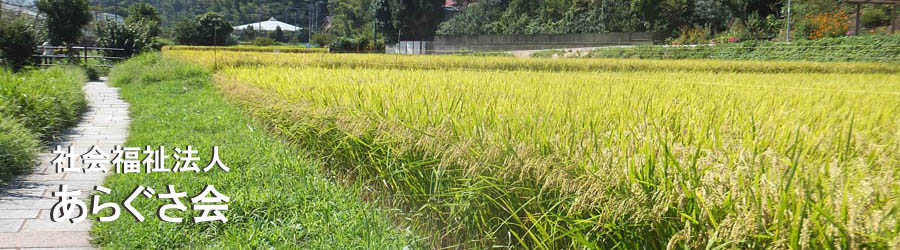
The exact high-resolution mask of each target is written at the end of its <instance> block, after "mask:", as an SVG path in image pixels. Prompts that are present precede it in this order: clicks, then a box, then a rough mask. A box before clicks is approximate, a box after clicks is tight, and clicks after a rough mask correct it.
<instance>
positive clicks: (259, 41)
mask: <svg viewBox="0 0 900 250" xmlns="http://www.w3.org/2000/svg"><path fill="white" fill-rule="evenodd" d="M253 45H256V46H272V45H275V40H272V38H268V37H263V36H261V37H257V38H255V39H253Z"/></svg>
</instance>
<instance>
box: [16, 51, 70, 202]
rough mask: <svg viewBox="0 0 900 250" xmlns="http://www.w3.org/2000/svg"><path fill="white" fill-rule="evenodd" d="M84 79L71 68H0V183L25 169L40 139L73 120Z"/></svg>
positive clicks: (50, 137) (47, 138) (57, 132)
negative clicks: (19, 70)
mask: <svg viewBox="0 0 900 250" xmlns="http://www.w3.org/2000/svg"><path fill="white" fill-rule="evenodd" d="M85 80H86V77H85V73H84V72H83V71H82V70H81V69H78V68H75V67H56V68H49V69H35V70H30V71H23V72H19V73H12V72H9V71H5V70H0V184H2V183H3V181H4V180H8V179H10V178H11V177H13V176H15V175H18V174H22V173H26V172H27V171H29V170H30V169H31V167H32V166H33V165H34V164H35V161H36V160H37V152H38V151H39V149H40V146H41V142H42V141H43V142H49V141H52V140H54V139H55V138H56V137H58V136H59V135H60V133H61V132H62V131H63V130H64V129H66V128H68V127H69V126H72V125H74V124H75V123H76V122H77V120H78V117H79V114H80V113H81V112H82V111H83V110H84V109H85V107H86V106H87V101H86V100H85V98H84V93H83V90H82V86H83V85H84V82H85Z"/></svg>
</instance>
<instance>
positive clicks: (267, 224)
mask: <svg viewBox="0 0 900 250" xmlns="http://www.w3.org/2000/svg"><path fill="white" fill-rule="evenodd" d="M111 82H112V84H114V85H115V86H117V87H120V88H121V94H122V97H123V98H124V99H125V100H126V101H127V102H129V103H130V105H131V106H130V108H129V109H130V113H131V117H132V123H131V127H130V129H131V131H130V135H129V138H128V141H127V143H126V144H127V145H128V146H135V147H143V146H145V145H150V146H151V147H154V146H159V145H164V146H166V147H167V148H168V150H169V152H171V149H172V148H174V147H181V148H184V146H186V145H192V146H193V147H194V148H196V149H199V150H200V157H201V159H202V160H201V163H200V165H203V164H206V162H208V160H209V157H210V153H211V151H212V146H216V145H217V146H220V156H221V159H222V161H223V162H224V163H225V164H226V165H228V166H229V167H230V168H231V171H230V172H224V171H221V170H212V171H210V172H205V173H192V172H190V173H154V174H146V173H138V174H115V175H112V176H110V177H108V178H107V180H106V187H108V188H111V189H112V194H109V195H104V196H102V197H101V202H106V201H123V200H125V198H126V197H127V196H128V195H129V194H130V193H131V191H132V190H133V189H134V188H135V187H137V186H138V185H143V186H148V187H152V188H153V189H155V190H156V191H157V192H162V193H167V192H166V185H167V184H171V185H175V188H176V191H177V192H187V193H188V196H189V197H192V196H194V195H196V194H198V193H199V192H200V191H201V190H202V189H203V187H204V186H205V185H207V184H210V185H215V187H216V189H217V190H218V191H219V192H221V193H222V194H224V195H227V196H230V197H231V202H229V203H228V205H229V210H228V211H227V212H226V213H225V214H226V215H227V217H228V219H229V221H228V222H227V223H221V222H205V223H194V222H193V221H192V220H191V217H192V216H196V215H199V214H200V211H192V210H188V211H187V212H184V213H182V212H178V211H174V212H173V211H170V212H169V216H180V217H182V218H184V222H182V223H169V222H163V221H162V220H160V219H158V218H156V217H157V215H156V213H157V209H158V208H159V207H160V206H162V205H164V204H168V203H170V201H169V200H167V199H156V198H152V199H151V198H146V197H143V196H140V197H139V198H137V199H136V200H135V202H133V203H132V204H133V205H134V206H135V207H137V208H138V210H139V211H141V213H142V214H143V215H144V217H146V218H147V220H145V221H144V222H138V221H137V220H136V219H135V218H134V217H132V216H131V215H130V214H128V213H127V212H125V211H124V210H123V211H122V212H123V213H122V214H121V216H120V217H119V218H118V219H117V220H115V221H113V222H95V224H94V228H93V231H92V234H93V236H94V240H95V243H97V244H99V245H100V246H102V247H104V248H115V249H145V248H151V249H174V248H191V249H193V248H200V249H261V248H278V249H324V248H328V249H402V248H404V247H406V246H410V247H413V248H416V246H415V244H421V243H417V241H416V240H415V237H414V236H412V235H411V234H409V233H404V232H403V230H401V229H398V228H396V227H394V226H392V223H391V222H390V221H389V219H388V217H387V216H385V213H384V211H381V210H379V209H376V208H372V207H370V206H368V205H366V204H365V203H364V202H363V201H362V200H361V199H360V198H359V197H360V191H359V190H360V189H359V188H358V187H346V186H342V185H337V184H335V183H333V182H332V181H329V180H327V179H325V178H323V177H322V176H320V175H319V171H318V167H319V166H318V165H316V164H315V163H313V162H311V161H309V160H308V159H307V158H305V157H304V156H303V155H302V153H300V152H298V151H297V149H296V148H295V147H293V146H290V145H287V144H285V143H283V142H282V141H279V140H278V139H277V138H274V137H272V136H270V135H268V134H267V132H266V131H265V129H264V127H263V126H261V125H259V124H257V123H256V122H254V120H252V118H249V117H248V116H246V115H245V114H244V113H242V112H240V111H239V109H237V108H235V107H233V106H232V105H230V104H229V103H228V102H227V101H226V100H224V99H223V97H222V96H221V94H220V93H219V92H218V91H217V90H216V89H215V87H213V86H212V84H211V76H210V73H209V72H208V71H206V70H204V69H202V68H200V67H197V66H190V65H186V64H183V63H179V62H175V61H172V60H166V59H163V58H162V57H161V56H159V55H158V54H148V55H143V56H139V57H137V58H135V59H132V60H130V61H128V62H126V63H124V64H122V65H120V66H118V67H117V68H115V69H114V70H113V72H112V73H111ZM173 163H174V161H173V160H171V159H169V164H173ZM201 167H202V166H201ZM182 202H184V203H185V204H186V205H188V206H190V204H189V201H188V199H183V200H182ZM109 212H110V211H104V213H101V214H100V215H101V216H102V215H107V214H108V213H109Z"/></svg>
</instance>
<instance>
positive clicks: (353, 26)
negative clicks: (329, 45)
mask: <svg viewBox="0 0 900 250" xmlns="http://www.w3.org/2000/svg"><path fill="white" fill-rule="evenodd" d="M372 3H373V0H333V1H329V2H328V9H329V10H331V14H332V15H331V27H332V28H331V30H332V32H334V34H335V35H337V36H340V37H351V38H359V37H362V36H367V37H369V36H371V34H372V21H373V19H374V17H373V14H372Z"/></svg>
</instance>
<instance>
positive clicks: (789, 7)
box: [784, 0, 791, 42]
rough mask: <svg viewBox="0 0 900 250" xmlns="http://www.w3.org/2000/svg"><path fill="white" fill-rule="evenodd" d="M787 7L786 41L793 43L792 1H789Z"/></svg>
mask: <svg viewBox="0 0 900 250" xmlns="http://www.w3.org/2000/svg"><path fill="white" fill-rule="evenodd" d="M787 5H788V6H787V32H785V34H784V41H786V42H791V0H788V3H787Z"/></svg>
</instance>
